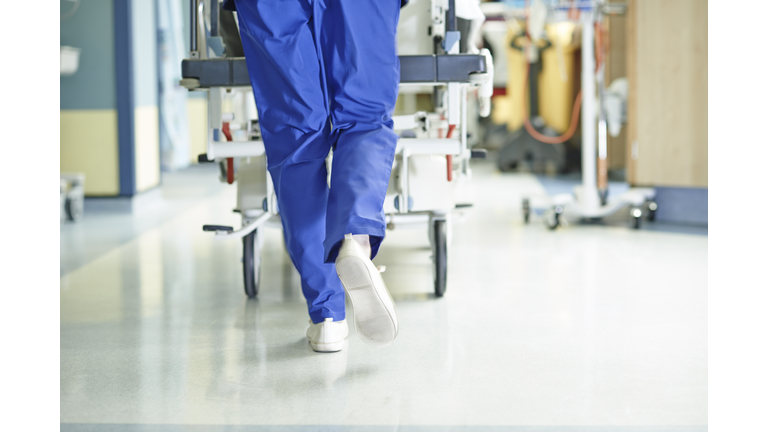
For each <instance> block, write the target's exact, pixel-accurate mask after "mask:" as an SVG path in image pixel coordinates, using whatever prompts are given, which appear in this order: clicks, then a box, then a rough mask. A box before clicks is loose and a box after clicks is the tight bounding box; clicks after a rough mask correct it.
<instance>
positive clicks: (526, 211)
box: [523, 198, 531, 223]
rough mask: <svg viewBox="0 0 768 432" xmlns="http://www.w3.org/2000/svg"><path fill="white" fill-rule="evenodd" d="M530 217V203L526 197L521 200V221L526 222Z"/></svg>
mask: <svg viewBox="0 0 768 432" xmlns="http://www.w3.org/2000/svg"><path fill="white" fill-rule="evenodd" d="M530 219H531V203H530V201H528V198H526V199H524V200H523V221H524V222H525V223H528V221H530Z"/></svg>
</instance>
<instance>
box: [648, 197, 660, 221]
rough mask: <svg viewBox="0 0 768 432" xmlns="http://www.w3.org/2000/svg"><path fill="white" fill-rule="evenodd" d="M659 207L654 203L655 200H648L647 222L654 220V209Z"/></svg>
mask: <svg viewBox="0 0 768 432" xmlns="http://www.w3.org/2000/svg"><path fill="white" fill-rule="evenodd" d="M658 208H659V205H658V204H656V201H649V202H648V216H646V219H647V220H648V222H653V221H655V220H656V209H658Z"/></svg>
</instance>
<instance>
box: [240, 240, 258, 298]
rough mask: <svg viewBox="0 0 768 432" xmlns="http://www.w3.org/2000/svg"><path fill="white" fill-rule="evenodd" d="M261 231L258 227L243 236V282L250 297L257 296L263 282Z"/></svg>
mask: <svg viewBox="0 0 768 432" xmlns="http://www.w3.org/2000/svg"><path fill="white" fill-rule="evenodd" d="M260 231H261V230H260V229H259V228H256V229H255V230H253V232H251V233H250V234H248V235H247V236H245V237H243V282H244V283H245V295H247V296H248V298H254V297H256V294H258V292H259V282H261V281H260V279H261V278H260V276H261V242H260V241H259V236H260V235H261V232H260Z"/></svg>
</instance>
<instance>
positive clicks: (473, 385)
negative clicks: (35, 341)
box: [60, 165, 707, 432]
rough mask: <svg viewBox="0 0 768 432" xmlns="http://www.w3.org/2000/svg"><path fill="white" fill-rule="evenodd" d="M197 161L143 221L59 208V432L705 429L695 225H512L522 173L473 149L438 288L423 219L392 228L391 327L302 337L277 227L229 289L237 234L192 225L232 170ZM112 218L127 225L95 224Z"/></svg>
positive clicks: (225, 191)
mask: <svg viewBox="0 0 768 432" xmlns="http://www.w3.org/2000/svg"><path fill="white" fill-rule="evenodd" d="M198 174H199V175H201V176H205V177H202V178H205V179H207V180H200V181H201V182H207V181H210V183H211V184H214V186H211V188H210V189H208V191H209V192H210V193H207V194H201V198H200V199H195V200H190V201H188V202H187V203H186V204H185V205H177V206H175V207H174V206H171V207H167V208H165V210H158V212H159V213H158V215H159V214H160V213H162V215H161V216H158V215H155V216H151V217H149V218H150V219H152V223H149V222H147V223H143V222H142V223H138V222H133V225H132V222H130V221H128V219H124V218H123V219H120V218H117V217H114V216H99V215H93V216H89V217H88V218H86V219H85V220H84V221H83V222H82V224H83V225H81V226H74V225H71V224H70V225H64V226H62V240H61V241H62V246H61V250H62V276H61V287H60V288H61V292H60V293H61V390H60V391H61V423H62V430H63V431H64V430H66V431H75V430H86V431H105V430H114V431H160V430H174V431H176V430H178V431H181V430H194V431H198V430H200V431H202V430H217V431H218V430H221V431H224V430H227V431H229V430H233V431H234V430H238V431H266V430H269V431H299V430H301V431H311V430H361V431H362V430H365V431H394V430H400V431H406V430H408V431H410V430H413V431H415V430H419V431H422V430H423V431H427V430H429V431H438V430H457V431H458V430H461V431H470V430H513V431H537V432H543V431H577V430H578V431H609V430H611V431H613V430H617V431H634V432H639V431H655V432H658V431H704V430H706V424H707V237H706V236H705V235H692V234H680V233H670V232H658V231H646V230H641V231H633V230H630V229H627V228H626V224H624V223H615V224H608V225H607V226H600V225H578V224H575V223H571V224H570V225H569V226H568V227H566V228H561V229H558V230H557V231H554V232H553V231H549V230H547V229H546V228H545V227H544V225H543V223H541V222H540V221H538V220H534V221H533V222H532V223H531V224H530V225H524V224H523V221H522V214H521V212H520V210H519V204H520V197H521V194H536V193H542V191H543V190H542V186H541V184H540V183H539V182H538V181H537V180H536V178H535V177H534V176H532V175H526V174H516V175H501V174H498V173H496V172H494V171H493V169H492V168H491V166H490V165H476V166H475V172H474V174H475V176H474V179H473V180H472V181H471V182H470V183H467V184H466V186H465V190H464V195H465V196H466V197H468V198H467V199H471V200H472V201H473V202H474V203H475V206H474V208H472V209H471V210H470V211H468V212H467V213H466V214H465V215H464V217H463V218H461V220H458V221H456V223H455V225H454V230H453V239H452V245H451V247H450V250H449V257H450V258H449V259H450V264H449V276H448V288H447V292H446V295H445V297H443V298H440V299H437V298H434V296H433V295H432V294H431V292H432V276H431V270H430V269H431V267H430V266H431V264H430V251H429V242H428V239H427V234H426V232H427V231H426V226H413V227H407V226H404V225H403V226H398V227H396V229H395V230H394V231H388V236H387V239H386V240H385V243H384V246H383V247H382V250H381V254H380V255H379V257H378V258H377V259H376V264H378V265H386V266H387V271H386V273H384V278H385V281H386V282H387V284H388V286H389V288H390V291H391V292H392V295H393V297H394V298H395V300H396V302H397V308H398V314H399V317H400V334H399V336H398V338H397V340H396V341H395V343H394V344H393V345H391V346H390V347H388V348H384V349H381V348H379V349H377V348H372V347H369V346H367V345H365V344H364V343H363V342H362V341H361V340H359V339H358V338H357V337H356V335H355V334H354V327H353V326H351V333H352V334H350V338H349V340H348V345H347V346H346V348H345V349H344V350H343V351H342V352H340V353H334V354H317V353H314V352H313V351H312V350H311V348H310V347H309V343H308V341H307V339H306V338H305V337H304V331H305V329H306V327H307V319H308V317H307V310H306V306H305V303H304V299H303V297H302V295H301V291H300V286H299V278H298V274H297V273H296V272H295V270H294V269H293V267H292V265H291V264H290V260H289V259H288V257H287V255H286V254H285V252H284V248H283V244H282V239H281V232H280V230H279V229H276V228H272V229H268V230H267V238H266V244H265V246H264V255H265V262H264V267H263V271H262V277H263V285H262V288H261V291H260V293H259V296H258V299H257V300H247V299H246V297H245V295H244V294H243V290H242V276H241V267H240V256H241V243H240V242H239V241H217V240H214V238H213V236H212V235H210V234H209V233H204V232H202V230H201V228H200V227H201V225H203V224H205V223H221V224H231V225H236V224H237V223H238V220H239V218H238V216H237V215H236V214H233V213H232V212H231V209H232V207H233V206H234V203H235V189H234V186H230V187H227V186H218V185H216V182H217V181H218V180H217V179H216V176H215V174H212V173H211V172H208V171H205V170H200V171H199V172H198ZM168 209H172V210H173V211H172V212H171V210H168ZM163 212H165V213H163ZM110 218H112V220H113V222H112V223H109V222H108V221H109V220H110ZM105 221H106V222H105ZM116 221H117V222H116ZM120 221H122V222H120ZM89 224H90V225H89ZM136 224H139V225H141V229H138V228H136V226H137V225H136ZM99 230H101V231H99ZM100 232H101V233H102V234H100ZM115 232H130V234H126V235H125V236H122V237H120V236H118V237H119V239H117V240H115V241H113V242H111V243H110V242H108V241H107V242H106V243H105V242H104V241H102V242H101V243H99V242H97V241H96V239H98V238H106V236H107V233H112V234H111V235H115V234H114V233H115ZM88 239H90V240H88ZM94 244H95V245H96V246H92V245H94ZM75 248H77V249H78V250H77V251H74V249H75ZM89 248H91V249H92V248H97V249H98V250H97V251H95V252H93V251H91V252H89V251H90V249H89ZM70 249H72V250H73V254H74V253H75V252H77V254H75V255H77V256H75V257H74V258H72V257H70V258H67V257H66V256H65V255H67V254H68V251H69V250H70ZM350 315H351V314H350ZM182 425H186V426H182ZM194 425H198V426H194ZM235 425H247V426H243V427H239V428H238V427H234V426H235ZM343 425H347V427H342V426H343ZM321 426H322V427H321ZM449 426H451V427H452V428H449ZM502 426H508V427H506V428H505V427H502Z"/></svg>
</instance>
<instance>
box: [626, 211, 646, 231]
mask: <svg viewBox="0 0 768 432" xmlns="http://www.w3.org/2000/svg"><path fill="white" fill-rule="evenodd" d="M629 213H630V215H631V216H632V228H634V229H640V222H641V221H642V220H643V210H642V209H640V208H639V207H634V208H632V210H630V212H629Z"/></svg>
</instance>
